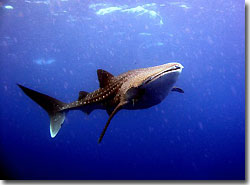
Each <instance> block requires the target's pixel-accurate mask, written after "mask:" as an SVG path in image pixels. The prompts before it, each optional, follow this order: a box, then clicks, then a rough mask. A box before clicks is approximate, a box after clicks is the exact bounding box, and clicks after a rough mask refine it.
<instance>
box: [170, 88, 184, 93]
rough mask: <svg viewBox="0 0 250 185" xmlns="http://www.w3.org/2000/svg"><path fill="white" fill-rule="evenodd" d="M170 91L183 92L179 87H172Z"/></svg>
mask: <svg viewBox="0 0 250 185" xmlns="http://www.w3.org/2000/svg"><path fill="white" fill-rule="evenodd" d="M172 91H176V92H179V93H184V91H183V90H182V89H181V88H179V87H173V88H172Z"/></svg>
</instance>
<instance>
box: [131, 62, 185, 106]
mask: <svg viewBox="0 0 250 185" xmlns="http://www.w3.org/2000/svg"><path fill="white" fill-rule="evenodd" d="M183 68H184V67H183V66H182V65H181V64H180V63H167V64H163V65H159V66H155V67H150V68H144V69H142V70H140V71H138V76H137V79H138V80H136V84H135V86H137V87H139V89H143V96H142V98H141V100H140V101H138V104H137V105H134V106H133V107H131V108H132V109H137V108H148V107H151V106H153V105H156V104H158V103H160V102H161V101H162V100H163V99H164V98H165V97H166V96H167V95H168V93H169V92H170V91H171V90H172V88H173V86H174V84H175V83H176V81H177V79H178V77H179V75H180V74H181V72H182V69H183ZM136 90H137V89H136ZM128 92H129V93H128V96H127V97H128V99H129V98H132V97H136V96H135V94H137V91H134V90H133V88H131V89H130V90H129V91H128Z"/></svg>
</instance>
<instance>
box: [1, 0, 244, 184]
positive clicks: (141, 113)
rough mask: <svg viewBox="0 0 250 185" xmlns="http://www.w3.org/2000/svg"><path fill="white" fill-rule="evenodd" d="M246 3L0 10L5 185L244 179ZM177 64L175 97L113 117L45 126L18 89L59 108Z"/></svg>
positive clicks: (6, 6) (31, 3) (43, 5)
mask: <svg viewBox="0 0 250 185" xmlns="http://www.w3.org/2000/svg"><path fill="white" fill-rule="evenodd" d="M244 3H245V2H244V1H234V0H228V1H224V0H211V1H205V0H202V1H177V0H176V1H175V0H169V1H163V0H159V1H156V0H152V1H150V0H149V1H132V0H131V1H115V0H113V1H77V0H71V1H70V0H10V1H4V2H3V3H0V17H1V18H0V19H1V21H0V61H1V62H0V102H1V103H0V151H1V152H0V166H1V171H2V178H9V179H161V180H182V179H185V180H187V179H191V180H195V179H199V180H218V179H221V180H230V179H245V7H244ZM168 62H180V63H181V64H182V65H183V66H184V69H183V72H182V74H181V75H180V78H179V80H178V81H177V83H176V86H178V87H180V88H182V89H183V90H184V91H185V93H184V94H180V93H177V92H172V93H170V94H169V96H168V97H167V98H166V99H165V100H164V101H163V102H162V103H161V104H159V105H157V106H154V107H152V108H150V109H146V110H136V111H128V110H122V111H120V112H119V113H118V114H117V115H116V116H115V117H114V118H113V120H112V122H111V124H110V126H109V128H108V130H107V133H106V135H105V136H104V139H103V141H102V143H101V144H98V143H97V141H98V137H99V135H100V133H101V131H102V129H103V128H104V125H105V123H106V121H107V119H108V115H107V113H106V112H105V111H102V110H96V111H94V112H93V113H91V114H90V115H89V116H86V115H85V114H83V113H82V112H81V111H72V112H69V113H68V115H67V118H66V121H65V123H64V125H63V127H62V128H61V130H60V132H59V134H58V135H57V136H56V137H55V138H54V139H52V138H51V137H50V133H49V117H48V115H47V113H46V112H45V111H44V110H43V109H42V108H40V107H39V106H38V105H37V104H36V103H34V102H33V101H32V100H31V99H29V98H28V97H27V96H26V95H24V93H23V92H22V91H21V90H20V89H19V88H18V87H17V85H16V83H20V84H22V85H24V86H27V87H29V88H32V89H35V90H37V91H39V92H42V93H45V94H48V95H50V96H52V97H55V98H57V99H59V100H61V101H64V102H71V101H74V100H76V99H77V97H78V92H79V91H81V90H84V91H89V92H91V91H93V90H95V89H97V88H98V87H99V84H98V81H97V75H96V70H97V69H105V70H107V71H109V72H110V73H112V74H114V75H119V74H120V73H123V72H126V71H128V70H131V69H135V68H143V67H150V66H155V65H160V64H164V63H168Z"/></svg>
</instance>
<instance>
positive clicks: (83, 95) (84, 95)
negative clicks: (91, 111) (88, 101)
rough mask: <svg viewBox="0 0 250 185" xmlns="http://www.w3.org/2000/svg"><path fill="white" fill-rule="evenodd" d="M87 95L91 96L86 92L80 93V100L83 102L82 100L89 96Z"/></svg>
mask: <svg viewBox="0 0 250 185" xmlns="http://www.w3.org/2000/svg"><path fill="white" fill-rule="evenodd" d="M87 94H89V93H88V92H86V91H80V92H79V97H78V100H81V99H83V98H85V97H86V96H87Z"/></svg>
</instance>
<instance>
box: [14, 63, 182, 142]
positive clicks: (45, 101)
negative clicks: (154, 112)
mask: <svg viewBox="0 0 250 185" xmlns="http://www.w3.org/2000/svg"><path fill="white" fill-rule="evenodd" d="M182 69H183V66H182V65H181V64H180V63H167V64H163V65H159V66H154V67H149V68H141V69H135V70H131V71H128V72H125V73H122V74H120V75H119V76H113V75H112V74H110V73H109V72H107V71H105V70H102V69H99V70H97V75H98V79H99V82H100V88H99V89H97V90H95V91H93V92H91V93H88V92H85V91H80V92H79V98H78V100H76V101H74V102H72V103H63V102H61V101H59V100H57V99H55V98H52V97H50V96H48V95H45V94H42V93H39V92H37V91H34V90H31V89H29V88H27V87H24V86H22V85H20V84H17V85H18V86H19V87H20V88H21V89H22V90H23V92H24V93H25V94H26V95H27V96H29V97H30V98H31V99H32V100H33V101H35V102H36V103H38V104H39V105H40V106H41V107H42V108H44V109H45V110H46V111H47V113H48V114H49V116H50V134H51V137H52V138H53V137H55V136H56V135H57V133H58V132H59V130H60V128H61V126H62V124H63V122H64V120H65V116H66V114H67V112H68V111H71V110H82V111H83V112H85V113H86V114H90V113H91V112H92V111H93V110H95V109H103V110H106V111H107V113H108V115H109V119H108V121H107V123H106V125H105V127H104V129H103V131H102V133H101V135H100V137H99V140H98V142H99V143H100V142H101V141H102V138H103V136H104V134H105V132H106V130H107V128H108V126H109V124H110V121H111V119H112V118H113V117H114V115H115V114H116V113H117V112H118V111H119V110H121V109H128V110H136V109H146V108H150V107H152V106H155V105H157V104H159V103H160V102H162V101H163V100H164V99H165V97H166V96H167V95H168V93H169V92H170V91H176V92H179V93H183V92H184V91H183V90H182V89H180V88H178V87H174V84H175V82H176V81H177V79H178V77H179V74H180V73H181V72H182Z"/></svg>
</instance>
